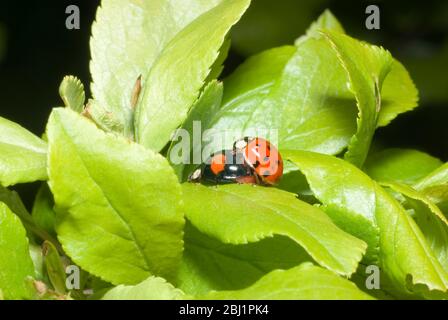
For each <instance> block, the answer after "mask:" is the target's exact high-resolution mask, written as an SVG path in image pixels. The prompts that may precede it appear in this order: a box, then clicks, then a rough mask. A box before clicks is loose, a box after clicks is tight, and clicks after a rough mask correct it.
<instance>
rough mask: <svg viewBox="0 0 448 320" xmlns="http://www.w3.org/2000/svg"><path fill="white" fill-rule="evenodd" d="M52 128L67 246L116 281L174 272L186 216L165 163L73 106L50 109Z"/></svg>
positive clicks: (54, 176) (53, 169)
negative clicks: (112, 133) (100, 126)
mask: <svg viewBox="0 0 448 320" xmlns="http://www.w3.org/2000/svg"><path fill="white" fill-rule="evenodd" d="M47 134H48V141H49V177H50V181H49V186H50V189H51V191H52V192H53V195H54V198H55V203H56V212H57V215H56V232H57V234H58V238H59V240H60V241H61V243H62V245H63V247H64V250H65V252H66V253H67V254H68V255H69V256H70V257H71V258H72V260H73V261H74V262H75V263H77V264H78V265H79V266H81V267H82V268H83V269H84V270H86V271H88V272H90V273H92V274H94V275H96V276H99V277H101V278H103V279H105V280H107V281H109V282H112V283H113V284H135V283H138V282H140V281H142V280H144V279H146V278H147V277H148V276H150V275H163V276H166V277H168V278H172V277H173V274H174V273H175V270H176V269H177V267H178V265H179V262H180V258H181V254H182V247H183V243H182V229H183V225H184V218H183V214H182V211H181V205H180V204H181V191H180V187H179V184H178V182H177V178H176V176H175V175H174V173H173V171H172V169H171V167H170V166H169V164H168V161H167V160H166V159H165V158H163V157H162V156H160V155H158V154H156V153H154V152H152V151H150V150H147V149H145V148H143V147H142V146H140V145H138V144H135V143H132V142H129V141H127V140H125V139H123V138H120V137H118V136H115V135H111V134H106V133H104V132H103V131H101V130H98V129H97V128H96V127H95V126H94V125H93V124H92V123H91V122H90V121H89V120H87V119H85V118H83V117H81V116H80V115H78V114H76V113H74V112H72V111H70V110H68V109H54V110H53V112H52V114H51V116H50V120H49V123H48V127H47Z"/></svg>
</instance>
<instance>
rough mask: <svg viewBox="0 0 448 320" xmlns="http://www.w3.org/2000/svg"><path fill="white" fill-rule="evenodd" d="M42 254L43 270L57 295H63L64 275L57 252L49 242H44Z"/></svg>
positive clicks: (64, 288)
mask: <svg viewBox="0 0 448 320" xmlns="http://www.w3.org/2000/svg"><path fill="white" fill-rule="evenodd" d="M42 252H43V256H44V264H45V270H46V272H47V274H48V278H49V279H50V282H51V284H52V285H53V288H54V289H55V290H56V292H57V293H59V294H64V293H65V292H66V287H65V278H66V274H65V270H64V266H63V265H62V261H61V258H60V257H59V253H58V250H57V249H56V247H55V246H54V245H53V244H52V243H51V242H48V241H45V242H44V243H43V245H42Z"/></svg>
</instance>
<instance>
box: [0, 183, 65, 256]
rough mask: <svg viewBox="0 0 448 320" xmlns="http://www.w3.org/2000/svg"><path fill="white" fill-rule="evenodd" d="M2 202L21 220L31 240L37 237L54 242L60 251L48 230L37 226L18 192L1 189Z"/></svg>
mask: <svg viewBox="0 0 448 320" xmlns="http://www.w3.org/2000/svg"><path fill="white" fill-rule="evenodd" d="M0 201H1V202H3V203H5V204H6V205H7V206H8V207H9V209H11V211H12V212H14V213H15V214H16V215H17V216H18V217H19V218H20V220H21V221H22V223H23V226H24V227H25V229H26V231H27V234H28V237H29V238H30V239H33V238H34V236H37V237H39V238H40V239H41V240H48V241H50V242H52V243H53V244H54V245H55V246H56V247H57V248H58V249H60V246H59V243H58V241H57V240H56V239H55V238H54V237H53V236H52V235H51V234H50V233H48V232H47V231H46V230H44V229H42V228H40V227H39V226H38V225H36V223H35V221H34V220H33V217H32V216H31V215H30V214H29V212H28V210H27V209H26V208H25V205H24V204H23V202H22V200H21V199H20V197H19V195H18V194H17V192H15V191H10V190H8V189H7V188H3V187H0Z"/></svg>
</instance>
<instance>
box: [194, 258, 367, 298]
mask: <svg viewBox="0 0 448 320" xmlns="http://www.w3.org/2000/svg"><path fill="white" fill-rule="evenodd" d="M198 298H199V299H212V300H240V299H242V300H370V299H373V298H372V297H371V296H369V295H368V294H366V293H364V292H362V291H361V290H359V289H358V288H357V287H356V285H355V284H354V283H352V282H350V281H348V280H347V279H344V278H341V277H338V276H337V275H336V274H334V273H332V272H331V271H328V270H325V269H322V268H319V267H317V266H314V265H312V264H311V263H304V264H301V265H300V266H298V267H295V268H292V269H290V270H277V271H273V272H271V273H269V274H268V275H266V276H264V277H263V278H261V279H260V280H259V281H258V282H257V283H255V284H254V285H252V286H250V287H248V288H246V289H243V290H237V291H215V292H210V293H208V294H206V295H203V296H200V297H198Z"/></svg>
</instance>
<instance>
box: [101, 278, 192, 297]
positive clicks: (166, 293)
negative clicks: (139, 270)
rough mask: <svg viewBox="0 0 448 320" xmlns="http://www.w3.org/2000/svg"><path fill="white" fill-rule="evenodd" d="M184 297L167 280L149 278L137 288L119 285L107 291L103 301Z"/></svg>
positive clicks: (136, 286)
mask: <svg viewBox="0 0 448 320" xmlns="http://www.w3.org/2000/svg"><path fill="white" fill-rule="evenodd" d="M184 296H185V294H184V293H183V292H182V291H181V290H179V289H176V288H175V287H173V286H172V285H171V284H169V283H168V282H166V280H164V279H162V278H157V277H149V278H148V279H146V280H145V281H142V282H141V283H139V284H137V285H135V286H125V285H119V286H117V287H115V288H113V289H111V290H109V291H107V292H106V293H105V294H104V296H103V297H102V298H101V300H178V299H182V298H183V297H184Z"/></svg>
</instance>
